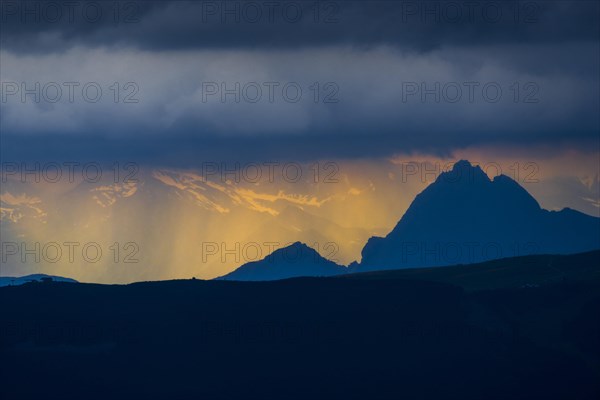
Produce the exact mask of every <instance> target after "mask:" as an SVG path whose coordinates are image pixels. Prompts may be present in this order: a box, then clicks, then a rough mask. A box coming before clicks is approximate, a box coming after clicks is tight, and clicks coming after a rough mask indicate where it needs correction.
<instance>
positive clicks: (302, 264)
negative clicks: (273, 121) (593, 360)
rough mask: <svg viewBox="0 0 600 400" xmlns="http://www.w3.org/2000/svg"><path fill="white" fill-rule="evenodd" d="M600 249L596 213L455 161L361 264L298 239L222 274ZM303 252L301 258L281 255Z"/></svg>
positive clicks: (311, 272) (237, 276) (285, 273)
mask: <svg viewBox="0 0 600 400" xmlns="http://www.w3.org/2000/svg"><path fill="white" fill-rule="evenodd" d="M599 248H600V218H596V217H592V216H589V215H586V214H583V213H581V212H578V211H575V210H572V209H568V208H565V209H563V210H561V211H548V210H544V209H542V208H541V207H540V205H539V204H538V202H537V201H536V200H535V199H534V198H533V197H532V196H531V195H530V194H529V193H528V192H527V191H526V190H525V189H524V188H523V187H521V186H520V185H519V184H518V183H517V182H515V181H514V180H512V179H511V178H509V177H507V176H505V175H499V176H497V177H495V178H494V179H493V180H491V179H490V178H489V177H488V176H487V175H486V174H485V172H483V171H482V170H481V168H480V167H478V166H473V165H471V163H469V162H468V161H464V160H463V161H460V162H458V163H456V164H455V165H454V168H453V169H452V171H448V172H444V173H442V174H440V176H439V177H438V178H437V179H436V181H435V182H434V183H432V184H431V185H430V186H428V187H427V188H426V189H425V190H424V191H423V192H421V193H420V194H419V195H418V196H417V197H416V198H415V200H414V201H413V202H412V204H411V205H410V207H409V209H408V210H407V212H406V213H405V214H404V216H403V217H402V218H401V219H400V221H399V222H398V224H397V225H396V227H395V228H394V229H393V230H392V231H391V232H390V233H389V234H388V235H387V236H385V237H372V238H371V239H369V241H368V242H367V244H366V245H365V247H364V248H363V250H362V260H361V262H360V263H356V262H355V263H352V264H351V265H350V266H349V268H344V267H342V266H340V265H337V264H335V263H333V262H330V261H327V260H326V259H324V258H323V257H321V256H319V255H318V254H317V253H316V251H314V250H312V249H310V248H309V247H307V246H306V245H303V244H301V243H294V244H293V245H292V246H290V247H289V248H284V249H280V250H278V251H276V252H274V253H273V254H271V255H270V256H268V257H266V258H265V259H264V260H261V261H257V262H252V263H248V264H245V265H243V266H241V267H240V268H238V269H237V270H235V271H234V272H232V273H230V274H228V275H225V276H224V277H222V278H221V279H231V280H274V279H283V278H290V277H298V276H331V275H338V274H344V273H347V272H366V271H377V270H390V269H402V268H415V267H437V266H448V265H456V264H473V263H479V262H484V261H488V260H493V259H500V258H506V257H518V256H525V255H532V254H574V253H581V252H586V251H591V250H596V249H599ZM298 250H301V251H300V252H301V253H306V256H305V257H303V258H302V259H301V260H300V261H299V262H298V261H297V260H294V261H293V262H292V261H291V260H289V259H286V258H285V257H283V256H282V255H283V254H285V253H288V252H289V253H290V254H294V253H296V252H298Z"/></svg>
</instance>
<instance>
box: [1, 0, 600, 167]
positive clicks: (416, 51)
mask: <svg viewBox="0 0 600 400" xmlns="http://www.w3.org/2000/svg"><path fill="white" fill-rule="evenodd" d="M0 11H1V13H2V14H1V29H2V31H1V38H0V44H1V50H0V57H1V59H0V64H1V65H0V78H1V81H2V88H1V89H2V99H1V103H0V112H1V116H2V118H1V119H2V122H1V130H2V156H3V158H5V159H9V158H11V159H12V158H14V159H18V160H20V159H24V158H26V157H32V158H37V159H39V158H41V157H43V156H44V155H48V154H52V156H51V157H53V158H57V157H62V158H74V157H87V158H94V159H97V158H102V157H107V158H130V159H136V160H140V161H144V162H147V163H151V164H152V163H156V164H194V163H195V162H197V160H198V159H200V158H206V157H209V156H210V157H213V158H215V157H220V158H228V157H231V158H237V159H241V158H249V159H260V158H273V157H278V158H294V159H299V160H301V159H314V158H358V157H360V158H364V157H389V156H393V155H396V154H402V153H411V152H418V153H428V154H437V155H444V154H451V153H452V152H453V151H455V150H458V149H462V148H467V147H472V146H486V147H489V146H503V147H505V148H506V147H507V146H508V147H510V146H516V147H519V148H521V149H523V148H527V147H531V148H542V147H543V148H545V149H549V150H547V151H553V149H554V150H556V151H558V150H559V149H565V148H570V149H576V150H578V151H584V152H589V151H593V152H597V151H598V132H599V121H598V111H599V109H600V105H599V98H598V90H599V80H598V79H599V76H598V70H599V69H600V62H599V51H598V49H599V39H598V38H599V32H598V29H599V25H600V24H599V23H598V19H599V5H598V3H597V2H595V1H576V2H567V1H538V2H535V1H533V2H510V1H502V2H500V1H495V2H494V1H493V2H466V1H464V2H463V1H433V2H415V1H382V2H377V1H374V2H372V1H369V2H367V1H357V2H353V1H343V2H318V3H315V2H313V1H285V2H280V1H267V2H260V1H259V2H247V1H246V2H236V1H231V2H220V1H216V2H214V1H189V2H187V1H176V2H168V3H167V2H146V1H145V2H119V3H115V2H112V1H111V2H108V1H107V2H17V1H2V8H1V10H0Z"/></svg>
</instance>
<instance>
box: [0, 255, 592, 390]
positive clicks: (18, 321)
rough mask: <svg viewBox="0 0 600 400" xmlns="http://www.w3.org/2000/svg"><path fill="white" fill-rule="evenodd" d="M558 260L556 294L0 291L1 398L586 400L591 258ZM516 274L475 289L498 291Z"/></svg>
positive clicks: (165, 287) (409, 286)
mask: <svg viewBox="0 0 600 400" xmlns="http://www.w3.org/2000/svg"><path fill="white" fill-rule="evenodd" d="M541 257H545V256H541ZM569 257H572V258H564V259H561V260H560V262H558V261H555V262H556V263H557V264H553V265H558V264H560V266H559V267H558V269H559V271H561V272H559V273H558V274H559V275H560V274H567V275H568V277H567V279H554V278H552V279H549V280H546V281H544V282H543V283H540V281H539V279H538V278H539V276H541V275H543V274H545V272H544V271H545V270H543V269H540V270H535V269H530V271H529V273H528V274H529V278H528V280H532V279H538V281H536V282H537V283H536V284H535V285H513V284H509V285H498V287H499V288H497V289H494V290H465V289H463V287H460V286H457V285H452V284H449V283H447V282H445V281H453V282H454V283H456V284H459V285H464V286H465V287H467V288H469V287H468V286H469V285H471V284H472V283H471V282H470V280H469V279H467V281H468V282H467V281H463V282H460V279H459V278H460V277H461V274H460V269H461V268H463V271H464V272H465V273H464V276H467V277H468V276H470V274H472V273H473V271H472V270H470V269H468V268H470V267H471V266H463V267H450V269H447V270H446V271H450V270H451V269H453V268H456V270H455V273H454V275H452V276H453V278H452V279H448V278H443V279H442V278H439V276H438V278H439V279H438V278H435V280H437V282H435V281H431V280H429V281H428V280H426V279H433V278H434V275H426V274H423V275H414V276H410V275H409V274H407V275H405V276H402V277H399V276H390V275H380V276H378V275H376V274H368V275H363V276H351V277H348V276H344V277H333V278H299V279H290V280H283V281H276V282H226V281H208V282H207V281H198V280H190V281H166V282H154V283H137V284H131V285H125V286H116V285H91V284H74V283H62V282H56V283H32V284H25V285H22V286H18V287H4V288H0V302H1V304H2V305H3V307H2V308H3V310H2V330H1V338H0V339H1V340H0V390H1V391H2V398H3V399H4V398H6V399H40V398H43V399H82V398H85V399H106V398H110V399H165V398H168V399H211V400H212V399H277V400H280V399H303V400H305V399H344V400H346V399H361V400H363V399H436V400H438V399H461V400H464V399H532V398H540V399H578V400H581V399H597V398H599V397H600V379H599V378H600V339H599V338H600V319H599V318H598V315H599V314H600V284H599V283H598V279H594V278H590V277H591V276H593V275H594V272H593V271H594V270H595V269H598V268H600V267H599V265H600V264H599V263H598V253H590V254H587V255H576V256H569ZM577 257H579V258H577ZM547 261H548V259H544V260H542V261H540V260H537V261H535V260H534V259H529V261H528V263H530V264H531V265H534V264H535V265H545V264H544V263H546V264H547ZM519 262H521V263H523V262H525V261H523V260H520V261H519V260H514V259H513V260H500V261H498V263H500V264H498V265H496V266H495V267H492V266H490V265H488V266H487V267H485V266H484V267H485V268H488V269H487V270H486V271H487V272H485V274H490V276H491V277H492V278H491V279H492V280H498V281H500V280H499V275H498V274H499V273H500V274H501V273H502V271H503V270H504V271H509V272H507V274H508V275H511V274H513V273H514V271H515V270H516V269H519V270H520V269H522V268H524V267H519V268H516V267H514V268H512V267H511V266H510V265H506V263H519ZM502 263H505V264H504V265H503V264H502ZM536 263H537V264H536ZM526 264H527V263H526ZM515 265H517V264H515ZM569 265H571V266H572V268H570V267H569ZM511 271H513V272H511ZM535 271H538V272H535ZM430 273H431V272H430ZM540 274H541V275H540ZM557 276H558V275H557ZM366 277H368V278H369V279H365V278H366ZM424 279H425V280H424ZM457 279H458V280H457ZM486 280H487V278H486V277H485V276H477V279H476V281H478V282H484V281H486ZM515 280H518V278H517V279H515ZM465 282H467V283H465ZM484 286H485V285H484ZM470 289H473V288H472V287H471V288H470Z"/></svg>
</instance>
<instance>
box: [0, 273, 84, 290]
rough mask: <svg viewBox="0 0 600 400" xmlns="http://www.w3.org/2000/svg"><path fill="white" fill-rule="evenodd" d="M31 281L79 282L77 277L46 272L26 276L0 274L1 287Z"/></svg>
mask: <svg viewBox="0 0 600 400" xmlns="http://www.w3.org/2000/svg"><path fill="white" fill-rule="evenodd" d="M30 282H71V283H77V281H76V280H75V279H71V278H63V277H62V276H53V275H45V274H33V275H26V276H19V277H14V276H0V287H2V286H19V285H23V284H25V283H30Z"/></svg>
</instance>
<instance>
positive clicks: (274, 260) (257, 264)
mask: <svg viewBox="0 0 600 400" xmlns="http://www.w3.org/2000/svg"><path fill="white" fill-rule="evenodd" d="M346 272H347V268H346V267H343V266H341V265H338V264H336V263H334V262H333V261H329V260H327V259H325V258H324V257H322V256H321V255H320V254H319V253H318V252H317V251H316V250H315V249H313V248H311V247H309V246H307V245H306V244H304V243H302V242H294V243H292V244H290V245H288V246H286V247H282V248H280V249H277V250H275V251H273V252H272V253H271V254H269V255H268V256H266V257H265V258H263V259H262V260H260V261H252V262H249V263H246V264H244V265H242V266H241V267H239V268H238V269H236V270H235V271H233V272H231V273H229V274H227V275H224V276H222V277H220V278H217V279H219V280H239V281H270V280H276V279H287V278H295V277H301V276H333V275H340V274H344V273H346Z"/></svg>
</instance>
